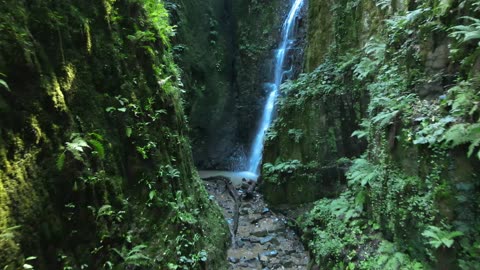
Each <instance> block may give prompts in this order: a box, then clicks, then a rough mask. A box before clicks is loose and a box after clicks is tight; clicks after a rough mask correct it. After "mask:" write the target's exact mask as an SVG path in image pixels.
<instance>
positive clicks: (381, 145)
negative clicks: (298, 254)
mask: <svg viewBox="0 0 480 270" xmlns="http://www.w3.org/2000/svg"><path fill="white" fill-rule="evenodd" d="M328 12H331V14H332V16H330V15H327V13H328ZM478 12H479V10H478V8H477V4H475V3H473V2H470V1H421V2H420V1H340V2H335V3H333V2H329V1H320V0H318V1H310V10H309V21H308V24H309V30H308V47H307V51H306V71H307V72H309V73H308V74H305V75H302V76H301V77H300V78H299V79H298V80H296V81H293V82H289V83H286V84H285V85H284V86H283V88H282V92H283V97H282V98H281V99H280V100H279V103H278V105H279V106H278V118H277V120H276V122H275V124H274V126H273V128H272V129H271V130H270V131H269V133H268V136H267V137H268V138H267V140H268V141H267V144H266V149H265V160H264V161H265V162H264V165H263V172H262V173H263V176H262V178H263V183H262V188H263V189H264V190H265V191H266V194H265V195H266V198H267V199H269V200H271V201H272V202H274V203H289V202H294V203H299V202H304V201H312V200H315V199H318V198H322V199H321V200H319V201H317V202H316V203H315V205H314V208H313V210H312V211H310V212H309V213H308V214H306V215H305V216H304V217H303V218H301V219H300V220H299V224H300V226H301V227H302V229H303V233H304V240H305V242H306V243H307V244H308V246H309V248H310V249H311V251H312V253H313V255H314V256H313V257H314V258H315V261H316V263H317V264H318V265H319V266H321V267H324V268H325V269H476V268H478V266H477V265H478V264H479V262H478V258H479V249H478V241H477V239H478V235H479V230H478V228H479V227H478V224H479V222H480V220H479V219H478V217H479V215H478V206H479V200H478V192H479V183H478V174H479V169H478V168H480V167H479V158H480V156H478V140H479V138H480V133H479V132H478V125H479V110H478V106H477V104H478V101H479V97H480V93H479V92H478V70H479V69H478V61H479V60H478V59H479V58H478V55H479V54H478V53H479V47H478V41H479V40H478V36H476V34H478V29H479V28H478V18H479V17H480V14H479V13H478ZM465 16H466V17H465ZM311 119H314V120H311ZM315 120H316V121H315ZM312 135H313V136H314V138H309V137H310V136H312ZM328 164H332V165H333V166H334V168H335V170H334V171H336V172H337V173H336V174H335V173H330V174H328V173H326V172H331V171H332V170H327V171H325V170H326V169H329V168H330V166H326V165H328ZM296 183H297V184H296ZM332 188H336V189H333V191H334V192H331V191H332ZM279 192H283V193H279ZM285 193H287V195H286V196H285V195H284V196H280V195H279V194H285ZM315 196H317V197H315ZM325 197H331V198H325ZM292 198H293V199H292ZM304 198H305V199H304ZM321 267H320V268H321ZM321 269H322V268H321Z"/></svg>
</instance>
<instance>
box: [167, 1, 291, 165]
mask: <svg viewBox="0 0 480 270" xmlns="http://www.w3.org/2000/svg"><path fill="white" fill-rule="evenodd" d="M175 3H176V6H175V8H174V10H173V13H174V14H176V16H174V18H176V20H178V34H177V37H176V39H175V40H176V43H178V44H179V45H177V46H176V48H177V49H176V51H177V52H178V53H177V57H178V59H179V63H180V66H181V68H182V69H183V71H184V83H185V88H186V91H187V95H186V104H187V106H186V111H187V114H188V118H189V122H190V126H191V129H192V130H191V137H192V145H193V154H194V159H195V162H196V164H197V166H198V167H199V168H201V169H223V170H225V169H227V170H245V169H246V168H242V165H246V163H247V162H246V160H245V159H246V158H247V155H248V154H249V151H250V144H251V143H252V140H253V137H254V132H255V131H256V128H257V124H258V122H259V118H260V116H261V112H262V110H263V106H264V103H265V99H266V93H267V91H268V89H267V88H265V86H264V85H263V84H264V83H266V82H268V81H269V80H270V75H271V74H272V73H273V71H272V68H273V58H274V50H275V49H276V46H277V44H278V40H279V38H280V37H279V35H280V32H281V27H282V21H283V19H284V17H285V16H286V12H287V11H288V8H289V5H290V3H289V1H280V0H268V1H255V0H241V1H225V0H209V1H207V2H205V1H194V0H189V1H185V0H184V1H175ZM297 58H299V57H297ZM297 58H295V60H292V61H297V62H298V59H297Z"/></svg>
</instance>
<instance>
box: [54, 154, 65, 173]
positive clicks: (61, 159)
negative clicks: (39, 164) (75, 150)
mask: <svg viewBox="0 0 480 270" xmlns="http://www.w3.org/2000/svg"><path fill="white" fill-rule="evenodd" d="M55 164H56V167H57V170H59V171H61V170H63V166H64V165H65V152H62V153H61V154H60V155H58V157H57V162H56V163H55Z"/></svg>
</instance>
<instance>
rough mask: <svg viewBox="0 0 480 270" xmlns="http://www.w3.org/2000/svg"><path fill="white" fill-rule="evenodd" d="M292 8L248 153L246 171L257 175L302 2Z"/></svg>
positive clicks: (295, 2)
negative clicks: (260, 116)
mask: <svg viewBox="0 0 480 270" xmlns="http://www.w3.org/2000/svg"><path fill="white" fill-rule="evenodd" d="M293 2H294V3H293V5H292V8H291V9H290V12H289V13H288V16H287V18H286V20H285V22H284V23H283V28H282V39H281V43H280V46H279V48H278V50H277V53H276V55H275V66H274V74H273V80H272V81H271V83H269V84H268V85H270V89H269V91H270V92H269V94H268V98H267V102H266V103H265V108H264V110H263V115H262V119H261V121H260V124H259V127H258V131H257V134H256V135H255V139H254V141H253V144H252V149H251V151H250V158H249V164H248V170H249V171H250V172H253V173H256V174H258V173H259V172H260V168H259V167H260V163H261V161H262V152H263V141H264V139H265V132H266V131H267V129H268V127H269V126H270V124H271V122H272V116H273V109H274V107H275V99H276V97H277V95H278V90H279V88H280V84H281V83H282V80H283V73H284V68H283V64H284V62H285V58H286V56H287V53H288V50H289V49H290V48H291V46H292V44H293V40H292V34H293V29H294V27H295V18H296V16H297V14H298V12H300V9H301V7H302V5H303V0H293Z"/></svg>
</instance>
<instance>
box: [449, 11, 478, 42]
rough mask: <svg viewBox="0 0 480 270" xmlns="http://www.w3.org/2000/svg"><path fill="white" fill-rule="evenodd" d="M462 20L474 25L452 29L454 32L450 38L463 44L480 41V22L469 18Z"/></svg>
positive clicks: (465, 17)
mask: <svg viewBox="0 0 480 270" xmlns="http://www.w3.org/2000/svg"><path fill="white" fill-rule="evenodd" d="M462 19H465V20H468V21H471V22H472V23H471V24H469V25H457V26H454V27H452V28H450V30H453V32H452V33H450V36H451V37H454V38H456V39H457V40H459V41H460V42H461V43H465V42H468V41H471V40H475V39H480V20H479V19H476V18H473V17H469V16H464V17H462ZM479 44H480V42H479Z"/></svg>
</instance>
